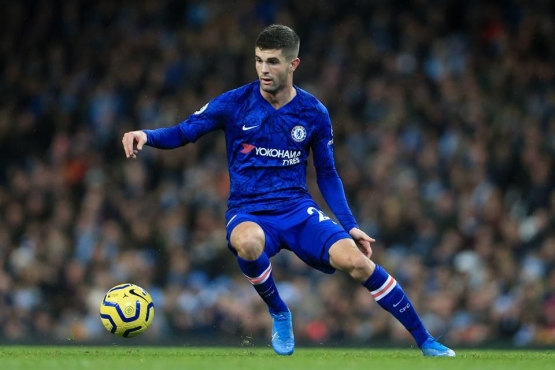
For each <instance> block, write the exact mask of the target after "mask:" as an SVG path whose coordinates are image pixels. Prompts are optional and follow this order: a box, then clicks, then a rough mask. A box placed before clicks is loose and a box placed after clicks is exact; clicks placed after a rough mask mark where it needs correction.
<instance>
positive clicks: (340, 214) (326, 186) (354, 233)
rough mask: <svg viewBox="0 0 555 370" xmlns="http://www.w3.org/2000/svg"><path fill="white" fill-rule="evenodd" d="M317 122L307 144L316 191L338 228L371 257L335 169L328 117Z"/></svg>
mask: <svg viewBox="0 0 555 370" xmlns="http://www.w3.org/2000/svg"><path fill="white" fill-rule="evenodd" d="M318 121H320V122H317V124H316V126H317V131H316V132H315V135H314V138H313V140H312V142H311V147H312V152H313V160H314V167H315V168H316V180H317V183H318V188H319V189H320V192H321V193H322V195H323V196H324V199H325V200H326V203H327V204H328V206H329V207H330V209H331V211H332V212H333V214H334V215H335V216H336V217H337V220H338V221H339V222H340V223H341V226H343V228H344V229H345V230H347V232H348V233H349V235H351V237H352V238H353V239H354V241H355V242H356V244H357V247H358V248H359V249H360V250H361V251H362V253H364V254H365V255H366V256H367V257H370V256H371V254H372V248H371V246H370V243H371V242H374V241H375V240H374V239H372V238H371V237H370V236H368V235H367V234H366V233H365V232H364V231H362V230H360V229H359V227H358V224H357V222H356V220H355V218H354V216H353V213H352V212H351V209H350V208H349V204H348V203H347V197H346V196H345V189H344V187H343V182H342V181H341V179H340V177H339V174H338V173H337V169H336V167H335V160H334V156H333V132H332V126H331V120H330V118H329V115H327V113H326V114H323V115H322V116H320V117H319V118H318Z"/></svg>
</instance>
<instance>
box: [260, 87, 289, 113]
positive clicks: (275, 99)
mask: <svg viewBox="0 0 555 370" xmlns="http://www.w3.org/2000/svg"><path fill="white" fill-rule="evenodd" d="M260 94H262V97H263V98H264V99H266V101H267V102H268V103H270V105H272V107H274V109H279V108H281V107H283V106H284V105H286V104H287V103H289V102H290V101H291V100H293V98H294V97H295V96H297V90H296V89H295V88H294V87H293V85H290V86H288V87H286V88H284V89H281V90H280V91H277V92H276V93H274V94H271V93H269V92H266V91H263V90H262V89H260Z"/></svg>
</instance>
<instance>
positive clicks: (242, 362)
mask: <svg viewBox="0 0 555 370" xmlns="http://www.w3.org/2000/svg"><path fill="white" fill-rule="evenodd" d="M0 368H1V369H5V370H19V369H25V370H27V369H34V370H42V369H56V370H63V369H71V370H79V369H95V370H100V369H110V370H114V369H122V370H123V369H132V370H143V369H145V370H146V369H148V370H152V369H163V370H172V369H179V370H195V369H207V370H216V369H217V370H219V369H222V370H258V369H261V370H274V369H275V370H296V369H303V370H305V369H307V370H309V369H314V370H328V369H329V370H351V369H352V370H354V369H364V370H387V369H402V370H420V369H426V370H434V369H437V370H457V369H460V370H470V369H479V370H493V369H499V370H505V369H524V370H542V369H545V370H547V369H550V370H553V369H555V351H554V350H542V351H489V350H484V351H481V350H460V351H457V357H456V358H425V357H422V355H421V354H420V352H419V351H418V350H416V349H407V350H383V349H379V350H377V349H371V348H370V349H331V348H329V349H325V348H319V349H308V348H299V349H297V350H296V351H295V353H294V354H293V356H290V357H280V356H277V355H275V354H274V353H273V351H272V350H271V349H270V348H256V347H252V348H251V347H248V348H247V347H239V348H190V347H171V348H168V347H116V346H114V347H76V346H60V347H33V346H30V347H15V346H13V347H12V346H4V347H0Z"/></svg>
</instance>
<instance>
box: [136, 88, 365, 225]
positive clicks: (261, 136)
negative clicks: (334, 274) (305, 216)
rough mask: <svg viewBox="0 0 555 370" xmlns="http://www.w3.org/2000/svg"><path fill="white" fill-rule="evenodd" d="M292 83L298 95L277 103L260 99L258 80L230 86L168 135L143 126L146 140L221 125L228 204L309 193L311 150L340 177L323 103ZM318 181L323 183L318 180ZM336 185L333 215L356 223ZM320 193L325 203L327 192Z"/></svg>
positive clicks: (180, 140)
mask: <svg viewBox="0 0 555 370" xmlns="http://www.w3.org/2000/svg"><path fill="white" fill-rule="evenodd" d="M295 89H296V91H297V95H296V96H295V97H294V98H293V99H292V100H291V101H290V102H289V103H287V104H286V105H285V106H283V107H281V108H279V109H275V108H274V107H273V106H272V105H271V104H270V103H269V102H268V101H266V100H265V99H264V97H263V96H262V94H261V93H260V85H259V81H255V82H252V83H250V84H248V85H245V86H242V87H240V88H237V89H234V90H230V91H228V92H226V93H223V94H221V95H219V96H218V97H216V98H214V99H212V100H211V101H210V102H208V103H207V104H206V105H205V106H203V107H202V108H200V109H199V110H198V111H196V112H194V113H193V114H192V115H191V116H190V117H189V118H188V119H186V120H185V121H183V122H181V123H180V124H179V125H177V126H176V127H175V128H173V129H172V130H171V131H167V135H166V136H168V137H165V133H164V131H163V130H164V129H158V130H145V132H147V137H148V142H147V145H152V146H155V147H158V148H172V147H177V146H180V145H185V144H187V143H189V142H195V141H197V139H199V138H200V137H201V136H203V135H205V134H206V133H208V132H211V131H214V130H218V129H221V130H224V131H225V137H226V145H227V161H228V167H229V175H230V196H229V200H228V207H229V208H230V209H235V210H237V211H242V212H256V211H265V210H275V209H278V208H279V207H282V206H284V205H287V204H290V203H293V202H295V201H298V200H299V199H306V198H310V195H309V193H308V188H307V182H306V171H307V158H308V155H309V153H310V151H311V150H312V152H313V160H314V166H315V167H316V170H317V173H320V174H332V176H331V177H332V178H333V177H336V178H337V181H339V178H338V176H337V171H336V170H335V162H334V157H333V132H332V125H331V120H330V117H329V114H328V111H327V109H326V108H325V107H324V105H323V104H322V103H321V102H320V101H318V99H316V98H315V97H314V96H313V95H311V94H309V93H308V92H306V91H304V90H302V89H300V88H299V87H296V86H295ZM170 136H171V137H170ZM319 180H320V179H319ZM319 186H320V188H322V186H321V182H320V181H319ZM336 189H337V187H335V188H334V190H336ZM339 190H340V191H341V194H340V195H338V197H339V198H340V203H341V206H340V207H333V206H331V205H330V207H331V208H332V211H334V213H335V214H336V216H338V218H339V217H340V216H342V218H343V220H341V219H340V221H341V222H342V224H343V226H346V225H345V222H346V223H347V224H349V227H353V226H356V223H355V221H354V218H353V217H352V214H351V212H350V210H349V208H348V207H347V206H346V201H341V200H344V199H345V195H344V192H343V187H342V185H341V186H340V189H339ZM323 193H324V196H325V198H326V201H327V202H328V203H330V199H328V198H330V196H328V197H326V194H325V192H323ZM334 208H336V209H334ZM345 208H346V209H345ZM336 211H339V212H340V213H342V214H341V215H338V214H337V212H336ZM344 220H347V221H344Z"/></svg>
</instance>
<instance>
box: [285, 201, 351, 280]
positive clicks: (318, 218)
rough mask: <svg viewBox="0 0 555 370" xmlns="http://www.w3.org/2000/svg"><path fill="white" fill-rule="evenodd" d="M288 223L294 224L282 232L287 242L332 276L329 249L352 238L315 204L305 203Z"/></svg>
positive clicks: (313, 264) (294, 249) (303, 256)
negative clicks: (340, 241)
mask: <svg viewBox="0 0 555 370" xmlns="http://www.w3.org/2000/svg"><path fill="white" fill-rule="evenodd" d="M289 220H293V222H291V224H290V225H288V226H289V227H288V229H286V230H284V231H283V236H282V237H283V238H284V243H285V244H286V245H287V246H288V247H289V248H290V249H291V251H293V252H294V253H295V254H296V255H297V256H298V257H299V258H300V259H301V260H303V261H304V262H305V263H306V264H308V265H309V266H311V267H313V268H316V269H318V270H320V271H322V272H325V273H333V272H334V271H335V268H334V267H333V266H332V265H331V263H330V256H329V250H330V248H331V246H332V245H334V244H335V243H336V242H338V241H339V240H342V239H350V238H351V237H350V236H349V234H348V233H347V232H346V231H345V230H344V229H343V228H342V227H341V226H340V225H338V224H337V223H335V222H334V221H333V220H332V219H331V218H330V217H329V216H327V215H326V214H325V213H324V212H323V211H322V210H321V209H320V208H319V207H318V206H317V205H316V203H314V202H312V201H305V202H302V203H301V204H300V205H299V207H297V209H296V210H295V214H294V215H292V216H291V217H289ZM283 225H286V224H285V223H284V224H283ZM283 225H282V226H283Z"/></svg>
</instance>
